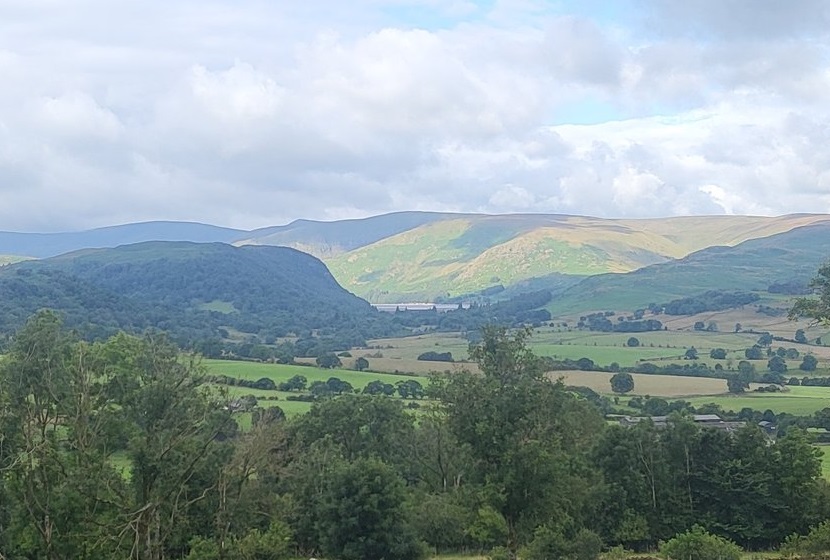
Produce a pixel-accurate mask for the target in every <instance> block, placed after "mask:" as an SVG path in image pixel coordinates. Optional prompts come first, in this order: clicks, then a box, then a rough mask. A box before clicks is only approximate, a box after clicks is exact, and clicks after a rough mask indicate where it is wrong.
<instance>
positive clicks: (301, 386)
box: [277, 375, 308, 391]
mask: <svg viewBox="0 0 830 560" xmlns="http://www.w3.org/2000/svg"><path fill="white" fill-rule="evenodd" d="M307 385H308V379H307V378H306V377H305V376H304V375H295V376H293V377H291V379H288V380H287V381H283V382H282V383H280V384H279V385H278V386H277V388H278V389H279V390H280V391H305V389H306V386H307Z"/></svg>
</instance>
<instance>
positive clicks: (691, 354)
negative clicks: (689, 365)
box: [683, 346, 698, 360]
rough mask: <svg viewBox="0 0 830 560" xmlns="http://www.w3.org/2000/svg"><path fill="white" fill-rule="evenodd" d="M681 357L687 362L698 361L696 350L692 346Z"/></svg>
mask: <svg viewBox="0 0 830 560" xmlns="http://www.w3.org/2000/svg"><path fill="white" fill-rule="evenodd" d="M683 357H684V358H685V359H687V360H697V359H698V355H697V348H695V347H694V346H692V347H691V348H689V349H688V350H686V353H685V354H684V355H683Z"/></svg>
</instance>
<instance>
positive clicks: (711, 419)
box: [619, 414, 746, 432]
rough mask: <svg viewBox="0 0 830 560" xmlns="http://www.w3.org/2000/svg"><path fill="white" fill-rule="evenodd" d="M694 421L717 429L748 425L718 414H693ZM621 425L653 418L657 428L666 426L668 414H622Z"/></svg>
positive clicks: (699, 424) (629, 425)
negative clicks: (726, 418)
mask: <svg viewBox="0 0 830 560" xmlns="http://www.w3.org/2000/svg"><path fill="white" fill-rule="evenodd" d="M691 419H692V421H693V422H694V423H695V424H697V425H698V426H701V427H704V428H715V429H716V430H725V431H727V432H732V431H735V430H737V429H738V428H743V427H744V426H746V422H728V421H726V420H724V419H723V418H721V417H720V416H718V415H717V414H695V415H693V416H691ZM619 420H620V425H621V426H625V427H627V428H630V427H632V426H636V425H637V424H639V423H640V422H645V421H646V420H651V421H652V422H654V426H655V427H657V428H665V427H666V426H667V425H668V421H669V417H668V416H621V417H620V419H619Z"/></svg>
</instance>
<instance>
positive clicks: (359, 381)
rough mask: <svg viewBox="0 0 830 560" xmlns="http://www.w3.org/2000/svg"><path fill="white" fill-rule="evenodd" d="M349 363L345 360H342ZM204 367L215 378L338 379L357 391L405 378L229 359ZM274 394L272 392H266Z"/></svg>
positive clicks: (205, 363)
mask: <svg viewBox="0 0 830 560" xmlns="http://www.w3.org/2000/svg"><path fill="white" fill-rule="evenodd" d="M345 359H346V360H348V358H345ZM203 364H204V365H205V366H206V367H207V370H208V372H209V373H211V374H214V375H227V376H229V377H235V378H237V379H248V380H250V381H256V380H257V379H261V378H263V377H267V378H269V379H271V380H273V381H274V382H275V383H277V384H279V383H281V382H283V381H287V380H288V379H290V378H291V377H293V376H295V375H302V376H304V377H305V378H306V379H308V382H309V383H311V382H312V381H326V380H327V379H328V378H329V377H337V378H339V379H342V380H343V381H348V382H349V383H351V384H352V386H353V387H355V388H356V389H363V387H365V386H366V384H368V383H370V382H372V381H375V380H379V381H383V382H384V383H391V384H392V385H394V384H395V383H397V382H398V381H401V380H405V379H407V376H404V375H395V374H391V373H376V372H367V371H362V372H361V371H355V370H350V369H345V368H338V369H321V368H318V367H308V366H295V365H284V364H266V363H259V362H237V361H231V360H204V361H203ZM265 392H266V393H269V394H273V393H274V392H273V391H265Z"/></svg>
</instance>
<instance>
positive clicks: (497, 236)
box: [326, 214, 830, 302]
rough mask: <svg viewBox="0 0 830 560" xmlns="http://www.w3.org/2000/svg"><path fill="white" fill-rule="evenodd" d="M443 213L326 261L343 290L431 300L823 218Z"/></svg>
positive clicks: (628, 262) (674, 253)
mask: <svg viewBox="0 0 830 560" xmlns="http://www.w3.org/2000/svg"><path fill="white" fill-rule="evenodd" d="M449 216H450V217H448V218H447V219H442V220H439V221H432V222H430V223H426V224H424V225H421V226H418V227H415V228H413V229H409V230H407V231H404V232H401V233H398V234H396V235H392V236H391V237H386V238H384V239H380V240H378V241H376V242H374V243H371V244H369V245H366V246H363V247H359V248H356V249H354V250H351V251H348V252H346V253H342V254H339V255H334V256H330V257H327V258H326V261H327V264H328V265H329V268H330V269H331V271H332V274H334V276H335V278H337V280H338V281H339V282H340V283H341V284H342V285H343V286H344V287H346V288H347V289H348V290H350V291H352V292H354V293H356V294H358V295H360V296H361V297H364V298H366V299H368V300H369V301H373V302H397V301H413V300H422V301H432V300H435V299H436V298H447V297H456V296H459V295H463V294H470V293H474V292H478V291H481V290H484V289H486V288H490V287H493V286H498V285H502V286H504V287H510V286H515V285H517V284H519V283H522V282H527V281H528V280H532V279H540V278H543V277H546V276H549V275H560V277H561V275H568V276H580V277H581V276H593V275H599V274H605V273H625V272H631V271H634V270H638V269H640V268H642V267H645V266H649V265H653V264H658V263H664V262H669V261H671V260H673V259H678V258H683V257H685V256H687V255H689V254H690V253H692V252H694V251H698V250H701V249H704V248H707V247H710V246H713V245H724V246H734V245H736V244H738V243H741V242H743V241H746V240H749V239H756V238H762V237H766V236H770V235H775V234H778V233H781V232H786V231H789V230H792V229H793V228H797V227H800V226H804V225H808V224H811V223H821V222H824V223H827V222H828V220H830V217H828V216H826V215H792V216H783V217H777V218H764V217H747V216H703V217H680V218H665V219H653V220H607V219H599V218H589V217H577V216H558V215H537V214H531V215H503V216H488V215H457V216H455V217H452V215H449ZM534 285H535V286H538V285H539V283H538V281H536V282H535V283H534Z"/></svg>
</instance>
